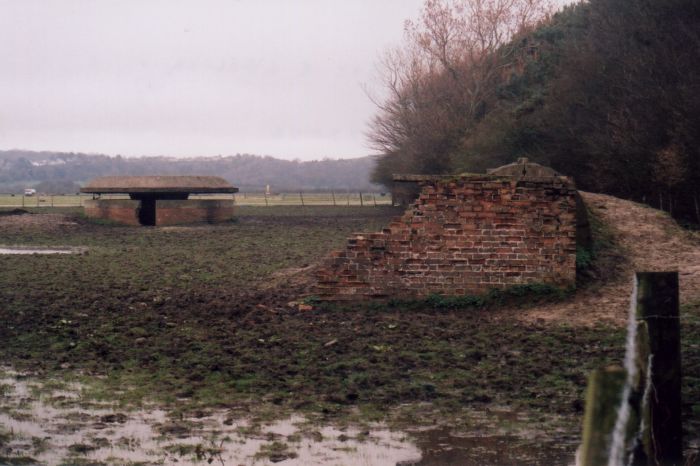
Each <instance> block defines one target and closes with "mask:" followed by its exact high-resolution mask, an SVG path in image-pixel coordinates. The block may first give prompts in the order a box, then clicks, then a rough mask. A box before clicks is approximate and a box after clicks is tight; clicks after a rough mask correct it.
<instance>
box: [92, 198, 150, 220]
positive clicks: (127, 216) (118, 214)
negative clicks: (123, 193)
mask: <svg viewBox="0 0 700 466" xmlns="http://www.w3.org/2000/svg"><path fill="white" fill-rule="evenodd" d="M140 205H141V202H140V201H135V200H131V199H91V200H87V201H85V215H86V216H88V217H90V218H99V219H103V220H112V221H114V222H119V223H123V224H125V225H139V210H138V209H139V206H140Z"/></svg>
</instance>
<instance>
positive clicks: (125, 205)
mask: <svg viewBox="0 0 700 466" xmlns="http://www.w3.org/2000/svg"><path fill="white" fill-rule="evenodd" d="M140 205H141V201H137V200H130V199H95V200H89V201H85V215H87V216H88V217H92V218H101V219H105V220H112V221H114V222H119V223H124V224H126V225H140V223H139V211H138V209H139V207H140ZM233 209H234V203H233V200H213V199H188V200H170V199H168V200H158V201H156V225H180V224H188V223H220V222H227V221H229V220H231V219H232V218H233V213H234V212H233Z"/></svg>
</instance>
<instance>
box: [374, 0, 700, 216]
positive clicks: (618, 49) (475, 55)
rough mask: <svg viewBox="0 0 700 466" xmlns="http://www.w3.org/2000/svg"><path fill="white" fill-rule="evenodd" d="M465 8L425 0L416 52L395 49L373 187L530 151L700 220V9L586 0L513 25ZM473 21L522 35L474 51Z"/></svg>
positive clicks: (673, 2) (583, 178)
mask: <svg viewBox="0 0 700 466" xmlns="http://www.w3.org/2000/svg"><path fill="white" fill-rule="evenodd" d="M495 3H496V4H501V3H502V4H507V2H495ZM530 3H531V2H516V5H518V4H520V5H521V6H522V5H527V4H530ZM534 3H535V4H537V3H538V2H534ZM460 4H463V2H460V1H457V0H455V1H437V0H433V1H427V2H426V5H425V9H424V13H423V16H422V17H421V19H420V21H419V22H418V24H417V25H411V27H409V28H408V29H407V38H406V39H407V43H406V46H405V48H404V49H403V50H401V52H402V53H403V56H409V57H411V58H412V60H405V59H404V60H398V59H395V55H391V57H392V58H394V59H392V60H389V63H390V66H389V67H388V68H389V72H388V73H387V84H388V87H389V89H390V97H389V99H388V100H387V101H385V102H382V103H381V104H380V112H379V115H378V116H377V117H376V119H375V120H374V122H373V124H372V125H371V128H370V139H371V140H372V141H373V142H374V144H375V146H376V148H377V149H378V150H380V151H381V152H382V153H383V156H382V157H381V158H380V161H379V163H378V165H377V168H376V170H375V171H374V174H373V179H374V180H375V181H377V182H381V183H385V184H389V182H390V179H391V174H392V173H405V172H414V173H455V172H457V173H458V172H463V171H471V172H479V171H483V170H484V169H486V168H490V167H497V166H500V165H502V164H504V163H510V162H513V161H514V160H515V159H516V158H517V157H523V156H525V157H529V158H530V159H532V160H534V161H536V162H540V163H543V164H546V165H550V166H552V167H554V168H555V169H557V170H559V171H560V172H562V173H564V174H566V175H570V176H573V177H574V178H575V181H576V183H577V185H578V187H579V188H580V189H584V190H588V191H595V192H604V193H607V194H612V195H615V196H618V197H622V198H626V199H632V200H635V201H640V202H646V203H647V204H650V205H652V206H654V207H657V208H662V209H663V210H666V211H670V212H672V214H673V215H674V216H676V217H677V218H682V219H686V220H690V221H693V222H696V223H697V222H700V207H699V203H700V198H699V193H698V186H700V152H699V151H700V140H699V138H700V133H699V132H698V131H697V128H698V127H699V126H700V3H698V2H697V1H695V0H661V1H659V0H590V1H588V2H582V3H577V4H574V5H572V6H569V7H566V8H564V9H563V11H560V12H558V13H556V14H554V15H553V16H551V17H543V16H532V17H530V18H529V20H528V21H523V22H521V23H520V27H519V28H510V29H508V27H510V26H512V25H511V23H510V22H509V20H507V19H505V18H498V16H494V15H493V14H491V15H490V16H489V14H488V13H489V12H488V11H487V12H486V14H484V15H480V16H474V15H473V14H471V13H470V12H469V11H464V10H460V9H459V8H458V6H459V5H460ZM512 8H513V7H512ZM513 9H514V11H515V13H518V12H520V10H519V9H518V7H515V8H513ZM491 13H492V12H491ZM464 18H469V21H467V22H466V23H462V22H460V21H463V19H464ZM484 18H490V20H485V19H484ZM466 24H477V25H478V26H479V27H480V28H481V30H482V31H484V30H485V31H492V30H497V29H496V26H498V25H500V26H502V27H504V26H505V27H504V29H506V30H508V31H512V36H511V39H510V40H509V41H506V40H500V41H498V40H491V41H489V42H487V43H486V44H481V43H477V44H476V45H474V44H473V43H471V42H468V41H465V40H464V39H463V37H464V36H467V37H469V34H470V33H471V32H470V29H468V28H467V27H466V26H465V25H466ZM500 39H503V38H502V37H500ZM453 49H456V50H453ZM445 50H446V51H447V52H444V51H445ZM416 63H419V64H421V63H429V64H430V66H425V65H419V66H417V65H416Z"/></svg>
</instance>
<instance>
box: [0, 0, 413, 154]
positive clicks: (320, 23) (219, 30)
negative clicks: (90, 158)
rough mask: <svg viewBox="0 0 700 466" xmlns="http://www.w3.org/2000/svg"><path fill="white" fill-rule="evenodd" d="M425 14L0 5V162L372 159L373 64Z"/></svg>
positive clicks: (144, 4) (259, 5)
mask: <svg viewBox="0 0 700 466" xmlns="http://www.w3.org/2000/svg"><path fill="white" fill-rule="evenodd" d="M421 5H422V0H220V1H217V0H208V1H202V0H199V1H196V0H190V1H176V0H162V1H157V0H114V1H108V0H0V57H2V64H1V65H0V149H11V148H20V149H32V150H56V151H75V152H78V151H80V152H99V153H106V154H110V155H116V154H121V155H126V156H136V155H174V156H197V155H207V156H210V155H231V154H236V153H245V152H247V153H254V154H261V155H273V156H276V157H281V158H288V159H291V158H300V159H302V160H310V159H318V158H323V157H331V158H339V157H357V156H362V155H367V154H368V153H370V150H369V148H368V147H367V144H366V140H365V136H364V132H365V131H366V129H367V123H368V121H369V120H370V118H371V117H372V115H373V114H374V111H375V109H374V106H373V104H372V103H371V102H370V101H369V99H368V98H367V96H366V95H365V93H364V91H363V85H368V86H370V87H371V88H375V89H377V90H378V89H379V88H380V84H379V83H378V82H377V80H376V77H377V73H376V71H375V70H376V63H377V61H378V59H379V57H380V55H381V53H382V51H384V50H385V49H386V48H387V47H389V46H392V45H397V44H399V43H400V42H401V39H402V34H403V23H404V20H406V19H409V18H416V17H417V15H418V13H419V11H420V7H421Z"/></svg>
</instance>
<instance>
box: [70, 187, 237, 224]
mask: <svg viewBox="0 0 700 466" xmlns="http://www.w3.org/2000/svg"><path fill="white" fill-rule="evenodd" d="M80 191H81V192H83V193H90V194H93V199H92V200H89V201H86V202H85V214H86V215H87V216H88V217H91V218H100V219H105V220H113V221H116V222H119V223H124V224H127V225H178V224H187V223H220V222H226V221H229V220H231V219H232V218H233V213H234V200H233V193H235V192H237V191H238V188H235V187H233V186H231V184H229V183H228V182H227V181H226V180H224V179H223V178H220V177H218V176H103V177H100V178H95V179H94V180H92V181H91V182H90V183H88V184H87V185H86V186H84V187H82V188H80ZM226 193H230V194H231V195H232V196H231V199H189V195H190V194H226ZM103 194H128V195H129V199H101V198H99V197H100V196H101V195H103Z"/></svg>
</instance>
